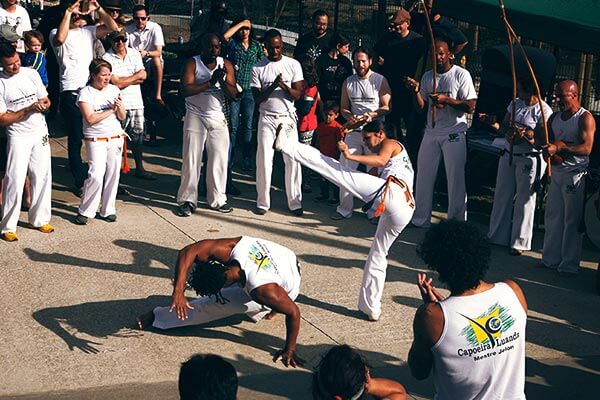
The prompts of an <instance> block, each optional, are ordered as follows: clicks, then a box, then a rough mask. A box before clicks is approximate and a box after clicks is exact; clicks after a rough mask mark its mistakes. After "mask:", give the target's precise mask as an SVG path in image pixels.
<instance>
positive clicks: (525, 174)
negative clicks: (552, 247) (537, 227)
mask: <svg viewBox="0 0 600 400" xmlns="http://www.w3.org/2000/svg"><path fill="white" fill-rule="evenodd" d="M509 159H510V156H509V154H508V153H504V154H503V155H502V156H501V157H500V160H499V161H498V174H497V176H496V190H495V193H494V205H493V207H492V215H491V217H490V229H489V232H488V238H489V239H490V242H491V243H494V244H497V245H500V246H509V247H510V248H511V249H516V250H531V239H532V237H533V220H534V216H535V201H536V198H537V194H536V192H535V191H534V190H533V189H534V188H533V184H534V182H535V180H536V177H537V176H538V160H537V157H536V156H534V155H519V154H515V155H514V156H513V160H512V161H513V162H512V165H509V162H508V161H509ZM539 169H541V171H539V175H540V176H541V175H542V174H543V173H544V171H545V169H546V162H545V161H544V160H543V159H542V157H541V156H540V163H539ZM508 221H512V223H508Z"/></svg>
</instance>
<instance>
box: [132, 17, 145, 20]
mask: <svg viewBox="0 0 600 400" xmlns="http://www.w3.org/2000/svg"><path fill="white" fill-rule="evenodd" d="M133 19H134V20H136V21H145V20H147V19H148V17H133Z"/></svg>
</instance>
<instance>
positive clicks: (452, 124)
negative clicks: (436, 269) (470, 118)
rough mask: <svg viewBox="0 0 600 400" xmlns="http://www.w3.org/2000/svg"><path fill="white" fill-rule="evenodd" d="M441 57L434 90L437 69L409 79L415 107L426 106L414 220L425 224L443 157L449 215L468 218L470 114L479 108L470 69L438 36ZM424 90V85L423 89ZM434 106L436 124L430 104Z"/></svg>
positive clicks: (428, 224)
mask: <svg viewBox="0 0 600 400" xmlns="http://www.w3.org/2000/svg"><path fill="white" fill-rule="evenodd" d="M435 48H436V58H437V71H438V72H437V79H436V88H437V91H436V93H435V94H434V93H433V72H432V71H431V70H430V71H427V72H425V74H423V77H422V78H421V84H420V85H419V82H417V81H415V80H414V79H412V78H407V79H406V86H407V87H408V88H409V89H411V90H412V91H413V92H414V94H415V98H416V102H417V105H418V106H419V107H420V108H421V109H425V108H426V107H425V105H426V103H427V105H428V106H427V125H426V126H425V134H424V136H423V141H422V142H421V147H420V148H419V156H418V159H417V188H416V192H415V194H416V202H417V208H416V210H415V215H414V217H413V220H412V224H413V225H414V226H417V227H421V228H427V227H429V226H430V225H431V209H432V206H433V187H434V185H435V179H436V177H437V171H438V165H439V163H440V156H442V155H443V157H444V167H445V168H446V178H447V181H448V218H449V219H455V220H458V221H465V220H466V219H467V191H466V187H465V164H466V162H467V139H466V131H467V115H466V114H467V113H472V112H473V110H474V109H475V101H476V99H477V93H476V92H475V86H473V80H472V79H471V75H470V74H469V71H467V70H466V69H464V68H461V67H459V66H457V65H452V62H451V57H452V53H451V52H450V50H448V43H447V42H446V41H444V40H443V39H436V40H435ZM419 88H420V89H419ZM432 107H435V122H434V123H432V113H431V108H432Z"/></svg>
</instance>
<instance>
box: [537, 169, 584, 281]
mask: <svg viewBox="0 0 600 400" xmlns="http://www.w3.org/2000/svg"><path fill="white" fill-rule="evenodd" d="M585 175H586V172H567V171H564V170H562V169H560V168H553V169H552V181H551V182H550V189H549V191H548V199H547V201H546V211H545V213H544V225H545V230H546V233H545V234H544V251H543V253H542V262H543V263H544V265H546V266H547V267H550V268H556V269H557V270H558V271H559V272H571V273H577V272H578V271H579V261H580V259H581V245H582V240H583V233H581V232H579V224H580V223H581V217H582V214H583V208H584V205H583V200H584V198H585Z"/></svg>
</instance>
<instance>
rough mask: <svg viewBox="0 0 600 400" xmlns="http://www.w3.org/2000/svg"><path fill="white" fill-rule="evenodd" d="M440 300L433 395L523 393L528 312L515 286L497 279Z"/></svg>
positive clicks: (516, 397) (516, 398)
mask: <svg viewBox="0 0 600 400" xmlns="http://www.w3.org/2000/svg"><path fill="white" fill-rule="evenodd" d="M439 305H440V307H441V309H442V312H443V313H444V330H443V332H442V335H441V337H440V339H439V340H438V342H437V343H436V344H435V345H434V346H433V347H432V348H431V352H432V353H433V365H434V366H433V374H434V382H435V389H436V395H435V398H434V399H436V400H449V399H452V400H456V399H479V400H486V399H498V400H500V399H502V400H522V399H525V325H526V323H527V315H526V314H525V310H524V309H523V306H522V305H521V303H520V302H519V299H518V298H517V295H516V294H515V292H514V291H513V290H512V288H511V287H510V286H508V285H507V284H505V283H502V282H499V283H496V284H495V285H494V287H493V288H492V289H490V290H487V291H485V292H483V293H478V294H474V295H471V296H450V297H448V298H447V299H446V300H444V301H441V302H440V303H439Z"/></svg>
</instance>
